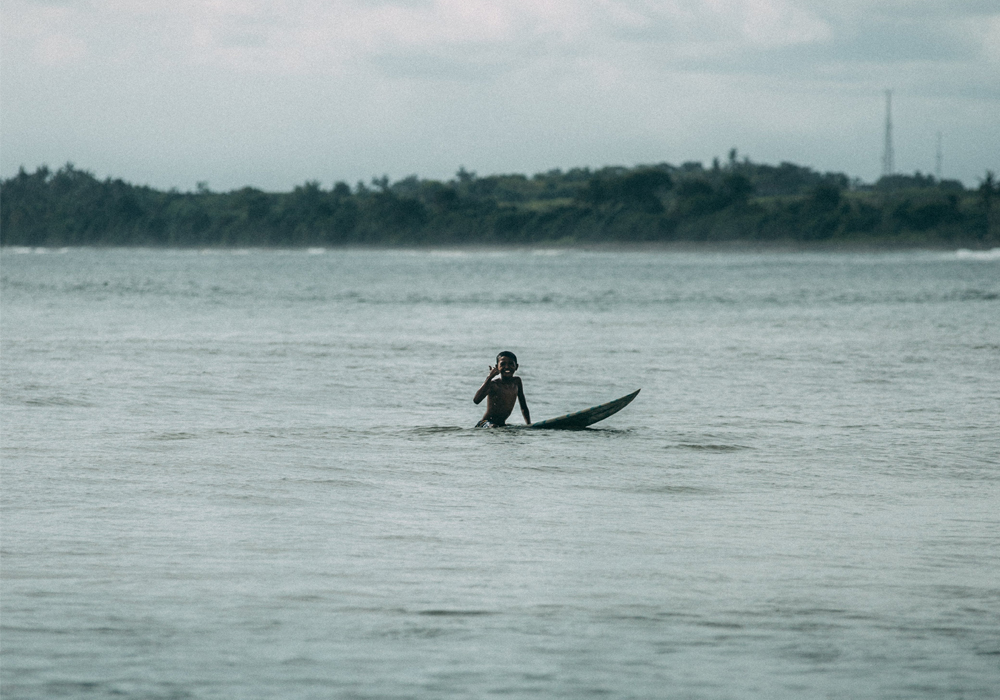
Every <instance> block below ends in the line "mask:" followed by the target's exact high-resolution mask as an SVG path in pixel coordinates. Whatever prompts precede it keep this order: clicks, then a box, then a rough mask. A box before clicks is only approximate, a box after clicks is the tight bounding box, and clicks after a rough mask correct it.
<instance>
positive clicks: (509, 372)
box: [497, 355, 517, 377]
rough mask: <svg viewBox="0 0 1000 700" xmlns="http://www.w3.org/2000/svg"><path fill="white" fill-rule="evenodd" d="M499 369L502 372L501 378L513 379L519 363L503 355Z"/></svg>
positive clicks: (499, 361) (498, 362)
mask: <svg viewBox="0 0 1000 700" xmlns="http://www.w3.org/2000/svg"><path fill="white" fill-rule="evenodd" d="M497 369H498V370H500V376H501V377H513V376H514V372H515V371H516V370H517V363H516V362H514V360H512V359H510V358H509V357H507V356H506V355H502V356H501V357H500V358H499V359H498V360H497Z"/></svg>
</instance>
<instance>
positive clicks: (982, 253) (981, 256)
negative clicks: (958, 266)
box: [955, 248, 1000, 260]
mask: <svg viewBox="0 0 1000 700" xmlns="http://www.w3.org/2000/svg"><path fill="white" fill-rule="evenodd" d="M955 257H956V258H958V259H959V260H1000V248H991V249H990V250H969V249H968V248H959V249H958V250H956V251H955Z"/></svg>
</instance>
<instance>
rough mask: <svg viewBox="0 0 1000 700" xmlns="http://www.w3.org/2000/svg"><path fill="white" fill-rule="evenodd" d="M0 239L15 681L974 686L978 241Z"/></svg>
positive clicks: (982, 314) (993, 474)
mask: <svg viewBox="0 0 1000 700" xmlns="http://www.w3.org/2000/svg"><path fill="white" fill-rule="evenodd" d="M0 270H2V296H0V303H2V306H0V313H2V315H0V345H2V347H0V349H2V356H0V371H2V385H0V388H2V413H0V417H2V434H0V435H2V469H0V487H2V510H0V526H2V529H0V547H2V551H0V577H2V583H0V606H2V610H0V613H2V614H0V624H2V630H0V674H2V676H0V694H2V696H3V698H5V700H6V699H7V698H10V699H14V698H58V697H73V698H77V697H95V698H98V697H122V698H276V697H280V698H291V699H298V698H469V697H488V696H505V697H511V698H535V697H538V698H542V697H544V698H582V697H588V696H598V697H609V698H661V697H672V698H805V697H809V698H818V697H822V698H963V699H966V700H969V699H973V698H997V697H998V695H1000V693H998V690H997V689H998V688H1000V255H998V254H997V251H993V252H971V251H951V252H901V253H886V254H874V253H867V254H848V253H844V254H837V253H777V252H770V253H719V252H669V251H631V252H630V251H621V252H613V251H573V250H516V251H498V250H474V251H447V250H441V251H434V250H431V251H425V250H420V251H403V250H393V251H377V250H318V249H316V250H309V251H305V250H302V251H264V250H241V251H205V252H199V251H163V250H81V249H69V250H61V251H59V250H24V249H4V250H3V251H2V253H0ZM500 350H513V351H514V352H516V353H517V355H518V359H519V362H520V369H519V372H518V373H519V375H520V376H521V377H522V379H523V381H524V387H525V394H526V397H527V401H528V405H529V407H530V409H531V415H532V418H533V419H535V420H541V419H544V418H551V417H554V416H556V415H559V414H562V413H565V412H568V411H572V410H578V409H581V408H584V407H587V406H590V405H593V404H596V403H601V402H604V401H607V400H610V399H612V398H616V397H618V396H621V395H623V394H625V393H628V392H630V391H633V390H634V389H637V388H640V387H641V388H642V393H640V395H639V397H638V398H637V399H636V400H635V402H633V403H632V404H631V405H630V406H629V407H628V408H626V409H625V410H624V411H622V412H621V413H619V414H617V415H615V416H613V417H612V418H609V419H608V420H607V421H604V422H603V423H599V424H597V425H595V426H593V427H592V428H589V429H587V430H584V431H579V432H557V431H552V432H549V431H537V432H535V431H527V430H523V429H504V430H484V429H479V430H476V429H473V428H472V427H471V426H472V425H474V424H475V422H476V421H477V420H478V418H479V417H480V416H481V414H482V406H475V405H473V403H472V396H473V394H474V393H475V391H476V389H477V388H478V386H479V385H480V383H481V382H482V380H483V378H484V377H485V374H486V370H487V367H488V365H489V364H491V363H492V362H493V359H494V356H495V355H496V353H497V352H498V351H500ZM512 421H513V422H514V423H518V422H520V417H519V415H518V412H517V410H516V409H515V412H514V415H513V416H512Z"/></svg>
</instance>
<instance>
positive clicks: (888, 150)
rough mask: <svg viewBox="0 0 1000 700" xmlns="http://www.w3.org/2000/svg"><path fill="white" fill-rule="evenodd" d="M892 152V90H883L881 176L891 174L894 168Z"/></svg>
mask: <svg viewBox="0 0 1000 700" xmlns="http://www.w3.org/2000/svg"><path fill="white" fill-rule="evenodd" d="M894 160H895V155H894V154H893V152H892V90H886V91H885V146H884V147H883V150H882V176H883V177H885V176H886V175H892V174H893V172H895V170H896V165H895V163H894V162H893V161H894Z"/></svg>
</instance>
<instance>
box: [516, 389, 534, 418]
mask: <svg viewBox="0 0 1000 700" xmlns="http://www.w3.org/2000/svg"><path fill="white" fill-rule="evenodd" d="M517 402H518V403H519V404H521V415H522V416H524V423H525V425H531V414H530V413H529V412H528V402H527V401H526V400H525V398H524V385H523V384H522V383H521V379H520V378H518V380H517Z"/></svg>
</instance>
